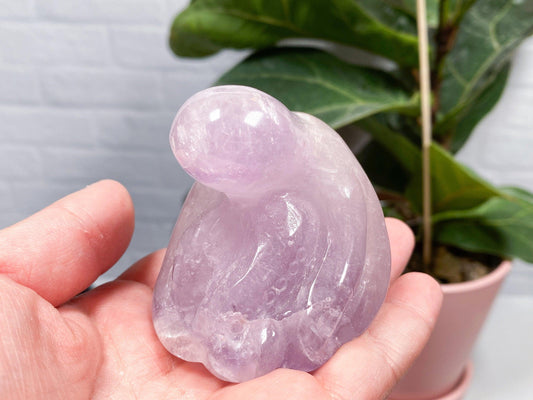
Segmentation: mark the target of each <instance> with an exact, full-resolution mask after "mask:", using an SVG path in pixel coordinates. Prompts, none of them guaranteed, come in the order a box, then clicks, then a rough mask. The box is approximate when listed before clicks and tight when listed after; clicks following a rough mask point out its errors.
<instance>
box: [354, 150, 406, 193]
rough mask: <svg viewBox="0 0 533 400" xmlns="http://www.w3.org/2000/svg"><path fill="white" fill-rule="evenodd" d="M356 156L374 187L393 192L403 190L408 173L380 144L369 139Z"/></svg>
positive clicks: (401, 191)
mask: <svg viewBox="0 0 533 400" xmlns="http://www.w3.org/2000/svg"><path fill="white" fill-rule="evenodd" d="M356 157H357V160H358V161H359V163H360V164H361V166H362V167H363V169H364V170H365V172H366V174H367V176H368V178H369V179H370V181H371V182H372V184H373V185H374V186H375V187H377V188H383V189H386V190H388V191H391V192H395V193H403V192H404V191H405V188H406V187H407V184H408V182H409V175H408V174H407V173H406V172H405V171H404V169H403V168H402V166H401V165H400V164H399V163H398V161H396V159H395V158H394V157H393V156H391V155H390V153H389V151H387V150H386V149H385V148H384V147H383V146H382V145H381V144H379V143H378V142H376V141H375V140H372V141H370V143H368V144H367V145H366V146H365V147H364V148H363V149H362V150H361V151H360V152H359V153H357V154H356Z"/></svg>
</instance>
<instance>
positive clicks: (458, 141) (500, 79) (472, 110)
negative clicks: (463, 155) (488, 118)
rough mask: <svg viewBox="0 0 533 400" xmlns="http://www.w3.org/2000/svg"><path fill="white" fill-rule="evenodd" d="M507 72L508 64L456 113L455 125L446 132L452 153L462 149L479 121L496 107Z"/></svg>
mask: <svg viewBox="0 0 533 400" xmlns="http://www.w3.org/2000/svg"><path fill="white" fill-rule="evenodd" d="M509 70H510V64H507V65H506V66H505V67H504V68H503V69H502V70H501V71H500V72H499V73H498V75H497V76H496V79H495V80H494V81H493V82H492V83H491V84H490V85H489V86H487V87H486V88H485V90H484V91H483V92H482V93H481V94H480V95H479V96H478V97H477V98H476V99H474V100H473V101H472V103H471V104H469V105H468V106H466V107H464V108H463V110H461V111H460V112H459V113H458V115H457V119H456V124H455V125H454V126H453V127H452V128H450V131H449V132H448V134H449V137H450V144H449V146H450V151H451V152H452V153H455V152H457V151H459V150H460V149H461V147H463V145H464V144H465V143H466V141H467V140H468V138H469V137H470V134H471V133H472V131H473V130H474V128H475V127H476V125H477V124H478V123H479V121H481V120H482V119H483V117H484V116H485V115H487V114H488V112H489V111H490V110H492V108H493V107H494V106H495V105H496V103H497V102H498V100H499V99H500V96H501V94H502V93H503V89H504V88H505V84H506V82H507V77H508V76H509Z"/></svg>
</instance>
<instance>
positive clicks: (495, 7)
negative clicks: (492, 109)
mask: <svg viewBox="0 0 533 400" xmlns="http://www.w3.org/2000/svg"><path fill="white" fill-rule="evenodd" d="M531 33H533V0H521V1H516V0H478V1H477V2H476V3H475V4H474V5H473V6H472V7H471V8H470V9H469V10H468V12H467V13H466V14H465V16H464V18H463V20H462V22H461V24H460V27H459V32H458V34H457V38H456V41H455V44H454V47H453V49H452V50H451V51H450V53H449V54H448V55H447V56H446V58H445V61H444V68H443V72H442V84H441V86H440V89H439V107H440V108H439V113H438V116H437V117H438V124H437V126H436V128H435V132H436V134H438V135H443V134H444V135H445V134H447V133H448V132H450V131H452V132H453V130H454V129H455V126H456V125H457V124H458V122H459V121H460V119H461V117H462V112H463V110H465V109H466V108H468V107H469V106H470V104H472V102H473V101H475V100H476V99H477V98H478V97H479V96H480V95H481V94H482V93H484V92H485V91H486V90H487V87H488V86H489V85H491V84H492V83H493V82H494V81H495V80H496V79H501V75H499V73H500V71H501V70H502V69H503V68H504V67H505V66H506V65H507V61H508V59H509V57H510V56H511V54H512V51H513V50H514V49H515V48H516V47H517V46H518V45H519V44H520V43H521V41H522V40H523V39H524V38H526V37H527V36H529V35H530V34H531ZM483 110H484V112H487V111H488V107H485V108H484V109H483ZM478 111H479V110H478ZM463 136H464V135H463ZM461 141H462V142H464V137H463V138H462V139H461V140H458V142H461Z"/></svg>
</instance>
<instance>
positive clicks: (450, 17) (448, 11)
mask: <svg viewBox="0 0 533 400" xmlns="http://www.w3.org/2000/svg"><path fill="white" fill-rule="evenodd" d="M476 1H477V0H443V2H444V3H443V6H444V7H443V12H444V15H443V20H444V21H446V23H447V24H448V25H456V24H458V23H459V22H460V21H461V19H462V18H463V16H464V15H465V13H466V12H467V11H468V9H469V8H470V7H472V6H473V5H474V3H475V2H476Z"/></svg>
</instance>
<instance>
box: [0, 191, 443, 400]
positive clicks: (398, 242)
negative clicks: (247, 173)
mask: <svg viewBox="0 0 533 400" xmlns="http://www.w3.org/2000/svg"><path fill="white" fill-rule="evenodd" d="M387 226H388V230H389V235H390V236H391V247H392V259H393V273H392V280H393V281H394V282H393V283H392V284H391V288H390V290H389V294H388V297H387V300H386V302H385V304H384V305H383V307H382V309H381V310H380V313H379V314H378V316H377V318H376V319H375V321H374V322H373V324H372V325H371V327H370V328H369V330H368V331H367V332H366V333H365V334H363V335H362V336H361V337H359V338H357V339H355V340H353V341H351V342H350V343H347V344H346V345H345V346H343V347H342V348H341V349H340V350H339V351H338V352H337V353H336V354H335V355H334V356H333V358H332V359H331V360H330V361H328V362H327V363H326V364H325V365H324V366H323V367H321V368H320V369H318V370H317V371H315V372H314V373H312V374H308V373H304V372H299V371H292V370H283V369H280V370H277V371H274V372H272V373H270V374H268V375H265V376H263V377H261V378H258V379H254V380H252V381H249V382H246V383H243V384H238V385H235V384H228V383H226V382H222V381H220V380H218V379H217V378H215V377H214V376H212V375H211V374H210V373H209V372H208V371H207V370H205V368H204V367H203V366H201V365H199V364H192V363H187V362H184V361H182V360H180V359H178V358H176V357H174V356H172V355H171V354H169V353H168V352H167V351H166V350H165V349H164V348H163V346H162V345H161V344H160V343H159V341H158V339H157V336H156V335H155V332H154V330H153V326H152V321H151V302H152V287H153V284H154V282H155V279H156V276H157V273H158V271H159V267H160V265H161V260H162V255H163V252H162V251H159V252H156V253H153V254H151V255H149V256H147V257H146V258H144V259H143V260H141V261H139V262H138V263H137V264H135V265H134V266H133V267H131V268H130V269H129V270H128V271H126V272H125V273H124V274H123V275H122V276H121V277H120V278H119V279H118V280H116V281H114V282H111V283H108V284H106V285H103V286H100V287H98V288H97V289H95V290H92V291H90V292H88V293H85V294H83V295H81V296H78V297H75V298H72V297H73V296H74V295H75V294H76V293H77V292H79V291H80V290H82V289H83V288H84V287H86V286H87V285H88V284H89V283H90V282H92V281H93V280H94V279H95V278H96V277H97V276H98V275H100V274H101V273H102V272H104V271H105V270H107V269H108V268H109V267H110V266H112V265H113V264H114V263H115V262H116V260H117V259H118V258H119V257H120V255H121V254H122V253H123V251H124V250H125V248H126V247H127V244H128V243H129V239H130V237H131V234H132V231H133V207H132V205H131V200H130V199H129V196H128V195H127V192H126V191H125V190H124V189H123V188H122V187H121V186H119V185H118V184H116V183H114V182H109V181H107V182H100V183H98V184H95V185H92V186H90V187H88V188H86V189H84V190H82V191H80V192H77V193H75V194H73V195H70V196H68V197H66V198H65V199H62V200H60V201H59V202H57V203H55V204H54V205H52V206H50V207H49V208H47V209H45V210H43V211H41V212H40V213H38V214H36V215H35V216H33V217H31V218H29V219H28V220H26V221H23V222H21V223H19V224H17V225H14V226H13V227H10V228H8V229H6V230H4V231H2V232H0V321H1V324H0V326H2V328H1V331H2V335H1V337H0V377H2V379H1V380H0V397H1V398H6V399H34V398H35V399H63V398H65V399H89V398H91V399H130V398H135V399H210V400H214V399H217V400H223V399H232V400H238V399H254V398H258V399H259V398H261V399H310V400H313V399H321V400H325V399H352V398H357V399H379V398H384V397H385V396H386V395H387V393H388V391H389V390H390V388H391V387H392V386H393V385H394V383H395V382H396V381H397V379H398V378H399V376H401V374H402V373H403V372H405V370H406V369H407V367H408V365H409V364H410V362H412V361H413V359H414V357H415V356H416V354H417V353H418V352H419V351H420V350H421V348H422V346H423V344H424V342H425V340H427V338H428V336H429V333H430V331H431V328H432V325H433V323H434V321H435V318H436V315H437V313H438V309H439V306H440V291H439V289H438V286H437V285H436V284H435V282H434V281H432V280H431V279H430V278H428V277H426V276H423V275H420V274H408V275H405V276H403V277H401V278H399V279H396V278H397V276H398V275H399V273H400V271H401V269H402V268H403V266H404V265H405V263H406V262H407V259H408V257H409V254H410V251H411V249H412V246H413V238H412V235H411V234H410V233H409V231H408V229H407V228H406V227H405V226H404V225H403V224H402V223H400V222H398V221H395V220H388V221H387ZM69 299H70V300H69ZM65 301H67V302H66V303H65Z"/></svg>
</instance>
